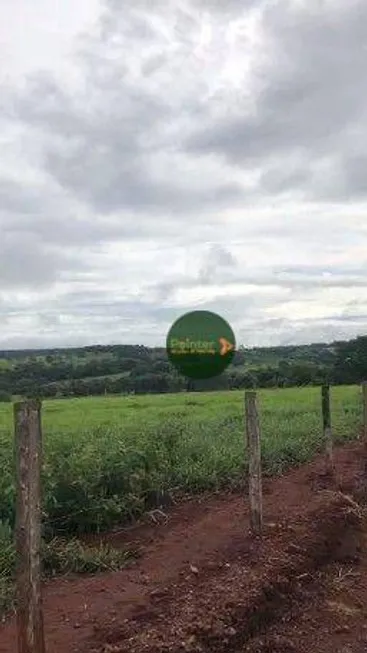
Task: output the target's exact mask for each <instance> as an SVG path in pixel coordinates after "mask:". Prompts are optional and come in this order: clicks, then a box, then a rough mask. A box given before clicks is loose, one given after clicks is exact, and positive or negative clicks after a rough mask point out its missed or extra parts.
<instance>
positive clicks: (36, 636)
mask: <svg viewBox="0 0 367 653" xmlns="http://www.w3.org/2000/svg"><path fill="white" fill-rule="evenodd" d="M14 431H15V451H16V473H17V478H16V483H17V504H16V529H15V539H16V553H17V570H16V604H17V607H16V612H17V639H18V653H45V642H44V629H43V612H42V597H41V551H40V549H41V456H42V430H41V402H40V401H37V400H32V401H24V402H20V403H17V404H15V405H14Z"/></svg>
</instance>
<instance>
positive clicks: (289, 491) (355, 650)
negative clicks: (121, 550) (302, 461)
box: [0, 443, 367, 653]
mask: <svg viewBox="0 0 367 653" xmlns="http://www.w3.org/2000/svg"><path fill="white" fill-rule="evenodd" d="M365 461H366V453H365V451H364V449H363V447H362V445H361V444H359V443H355V444H353V445H347V446H345V447H342V448H339V449H338V450H336V451H335V466H336V477H335V478H334V479H332V478H330V477H329V476H328V475H326V474H325V468H324V460H323V457H319V458H318V459H316V460H315V461H313V462H312V463H310V464H308V465H305V466H303V467H301V468H299V469H296V470H292V471H291V472H289V473H288V474H286V475H285V476H283V477H282V478H278V479H274V480H271V479H267V480H266V481H265V483H264V522H265V525H264V532H263V535H262V537H261V538H255V537H253V536H251V535H250V534H249V523H248V507H247V501H246V500H245V498H244V497H243V496H240V495H239V494H221V495H214V496H206V497H204V498H203V497H202V498H201V499H200V500H199V499H195V500H191V501H188V502H186V503H184V504H182V505H179V506H175V507H174V508H172V509H170V512H169V515H168V519H167V520H165V519H163V520H160V516H159V514H157V517H158V523H156V524H154V523H151V524H145V525H139V526H137V527H136V528H133V529H129V530H125V531H121V532H120V533H114V534H110V535H109V536H108V538H107V537H106V538H104V539H108V540H109V541H110V542H112V543H113V544H114V545H115V546H119V547H131V548H133V549H136V548H139V549H140V552H141V556H140V558H139V559H138V560H137V561H136V562H134V563H133V564H132V565H131V566H130V567H129V568H127V569H125V570H123V571H120V572H118V573H110V574H103V575H98V576H94V577H88V578H80V577H79V578H70V579H55V580H53V581H50V582H48V583H46V584H45V587H44V612H45V630H46V639H47V653H87V652H88V653H92V652H93V653H123V652H124V653H141V652H142V651H145V652H147V653H159V652H163V651H167V652H168V651H170V652H171V653H178V652H179V651H180V652H182V651H192V652H201V653H208V652H211V651H213V652H214V651H215V652H217V653H224V652H228V653H239V652H245V651H247V652H249V653H295V652H299V653H302V652H306V651H307V653H318V652H320V653H329V652H330V653H331V652H332V653H359V652H361V653H362V651H366V650H367V537H366V533H367V528H366V523H365V511H364V508H363V506H364V504H365V503H366V498H367V493H366V488H365V487H364V485H363V476H364V468H365ZM365 479H366V480H365V483H366V487H367V477H366V476H365ZM16 650H17V647H16V636H15V628H14V620H9V621H8V622H7V623H5V624H4V625H3V626H0V653H10V652H13V651H14V652H15V651H16Z"/></svg>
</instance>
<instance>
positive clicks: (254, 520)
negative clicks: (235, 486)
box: [245, 390, 263, 535]
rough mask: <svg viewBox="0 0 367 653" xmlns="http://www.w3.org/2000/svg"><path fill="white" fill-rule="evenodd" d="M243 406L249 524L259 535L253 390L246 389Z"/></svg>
mask: <svg viewBox="0 0 367 653" xmlns="http://www.w3.org/2000/svg"><path fill="white" fill-rule="evenodd" d="M245 408H246V437H247V451H248V459H249V461H248V471H249V499H250V525H251V531H252V532H253V533H254V534H255V535H259V534H260V533H261V531H262V527H263V511H262V475H261V439H260V424H259V415H258V409H257V397H256V392H255V391H254V390H248V391H246V393H245Z"/></svg>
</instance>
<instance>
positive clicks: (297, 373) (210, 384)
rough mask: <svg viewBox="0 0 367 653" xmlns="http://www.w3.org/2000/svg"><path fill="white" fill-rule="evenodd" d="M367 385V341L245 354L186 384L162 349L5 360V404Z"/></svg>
mask: <svg viewBox="0 0 367 653" xmlns="http://www.w3.org/2000/svg"><path fill="white" fill-rule="evenodd" d="M366 379H367V336H360V337H358V338H356V339H354V340H350V341H345V342H344V341H340V342H334V343H332V344H322V343H321V344H311V345H302V346H289V347H264V348H252V349H245V348H244V347H240V348H239V349H238V351H237V352H236V354H235V357H234V360H233V363H232V364H231V366H230V367H229V368H228V369H227V371H226V372H225V373H223V374H222V375H221V376H219V377H216V378H214V379H211V380H208V381H202V382H199V381H188V380H187V379H185V378H183V377H182V376H180V375H179V374H178V373H177V372H176V370H175V369H174V368H173V367H172V365H171V364H170V362H169V361H168V359H167V355H166V351H165V349H163V348H148V347H144V346H140V345H137V346H134V345H111V346H94V347H84V348H78V349H47V350H42V351H40V350H38V351H37V350H36V351H35V350H23V351H3V352H0V401H1V400H2V401H10V400H11V399H12V398H13V397H14V396H26V397H36V396H37V397H41V398H46V397H70V396H85V395H101V394H124V393H136V394H143V393H163V392H180V391H191V392H192V391H202V390H232V389H233V390H234V389H241V388H261V387H263V388H269V387H291V386H302V385H319V384H321V383H324V382H329V383H334V384H352V383H360V382H361V381H363V380H366Z"/></svg>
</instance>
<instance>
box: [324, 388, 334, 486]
mask: <svg viewBox="0 0 367 653" xmlns="http://www.w3.org/2000/svg"><path fill="white" fill-rule="evenodd" d="M321 399H322V400H321V405H322V426H323V434H324V442H325V453H326V469H327V471H328V472H329V473H331V474H333V473H334V457H333V434H332V430H331V411H330V386H329V385H328V384H324V385H323V386H322V388H321Z"/></svg>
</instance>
